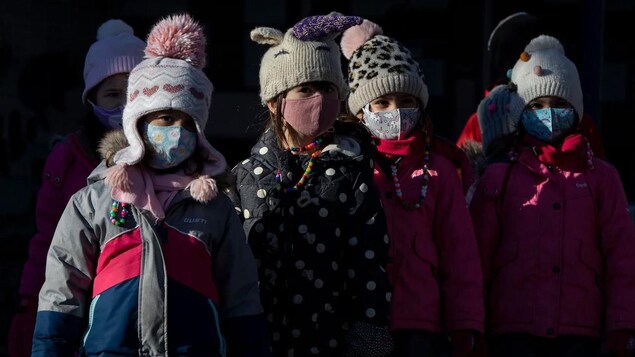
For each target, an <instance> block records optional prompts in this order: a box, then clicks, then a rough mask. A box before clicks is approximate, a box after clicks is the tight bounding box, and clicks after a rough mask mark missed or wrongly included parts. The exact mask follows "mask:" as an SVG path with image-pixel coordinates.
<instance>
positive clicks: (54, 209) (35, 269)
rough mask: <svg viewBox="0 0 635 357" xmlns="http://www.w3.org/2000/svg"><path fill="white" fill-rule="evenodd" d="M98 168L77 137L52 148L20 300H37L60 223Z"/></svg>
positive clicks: (40, 192) (71, 137) (75, 135)
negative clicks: (78, 191) (66, 209)
mask: <svg viewBox="0 0 635 357" xmlns="http://www.w3.org/2000/svg"><path fill="white" fill-rule="evenodd" d="M95 166H96V163H94V162H91V161H90V159H88V158H87V155H86V154H85V153H84V152H83V151H82V149H81V145H80V144H79V141H78V137H77V134H71V135H69V136H68V137H67V138H66V140H64V141H63V142H61V143H59V144H57V145H56V146H55V147H53V150H52V151H51V153H50V154H49V156H48V157H47V159H46V163H45V164H44V170H43V172H42V184H41V186H40V189H39V191H38V195H37V203H36V207H35V224H36V228H37V232H36V233H35V235H34V236H33V237H32V238H31V240H30V242H29V256H28V259H27V261H26V263H25V264H24V269H23V271H22V278H21V282H20V291H19V293H20V295H21V296H32V297H37V295H38V293H39V291H40V288H41V287H42V284H43V283H44V271H45V267H46V255H47V252H48V249H49V246H50V245H51V240H52V239H53V233H55V227H56V226H57V222H58V221H59V219H60V217H61V216H62V212H63V211H64V207H66V203H67V202H68V200H69V199H70V197H71V195H72V194H73V193H75V192H76V191H77V190H79V189H80V188H82V187H84V186H86V178H87V177H88V175H89V174H90V172H91V170H92V169H93V168H94V167H95Z"/></svg>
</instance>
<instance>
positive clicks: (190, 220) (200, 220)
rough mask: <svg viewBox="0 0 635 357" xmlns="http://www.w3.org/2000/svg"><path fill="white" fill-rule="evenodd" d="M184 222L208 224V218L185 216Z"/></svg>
mask: <svg viewBox="0 0 635 357" xmlns="http://www.w3.org/2000/svg"><path fill="white" fill-rule="evenodd" d="M183 222H185V223H204V224H207V220H206V219H205V218H188V217H186V218H184V219H183Z"/></svg>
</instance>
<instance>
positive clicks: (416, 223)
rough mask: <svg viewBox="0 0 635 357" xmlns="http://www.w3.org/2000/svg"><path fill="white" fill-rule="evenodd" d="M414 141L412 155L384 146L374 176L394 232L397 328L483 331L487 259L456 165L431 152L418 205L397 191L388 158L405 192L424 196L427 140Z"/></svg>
mask: <svg viewBox="0 0 635 357" xmlns="http://www.w3.org/2000/svg"><path fill="white" fill-rule="evenodd" d="M413 139H414V138H413ZM419 141H422V140H419ZM404 142H405V141H404ZM409 146H410V150H409V153H408V154H407V155H405V156H399V159H397V157H395V156H392V155H389V154H388V155H387V154H386V153H382V152H381V151H382V149H383V148H382V146H381V145H380V146H379V150H380V152H379V157H378V159H377V160H376V164H375V174H374V178H375V183H376V184H377V187H378V189H379V191H380V193H381V198H382V203H383V207H384V211H385V213H386V218H387V220H388V232H389V236H390V237H391V248H390V256H391V263H390V264H389V265H388V271H389V274H390V277H391V280H392V286H393V292H392V305H391V312H390V318H391V327H392V328H393V329H418V330H425V331H428V332H433V333H440V332H443V331H447V332H451V331H456V330H466V329H471V330H476V331H480V332H482V331H483V327H484V326H483V325H484V319H485V311H484V307H483V285H482V284H483V280H482V274H481V266H480V264H481V263H480V257H479V252H478V246H477V244H476V238H475V236H474V230H473V228H472V222H471V218H470V215H469V211H468V209H467V205H466V202H465V197H464V195H463V191H462V187H461V184H460V182H459V179H458V177H457V175H456V170H455V166H454V165H453V164H452V163H451V162H450V161H448V160H447V159H446V158H445V157H444V156H442V155H439V154H437V153H435V152H431V153H430V154H429V160H428V165H427V167H428V170H429V175H430V178H429V180H428V182H427V184H426V187H427V193H426V196H425V198H424V199H423V201H422V202H421V207H420V208H417V209H406V208H404V207H403V206H402V205H401V204H400V202H399V201H398V200H397V198H396V197H395V196H396V194H395V191H396V189H395V183H394V182H393V178H392V176H391V170H390V164H392V163H393V162H394V161H396V160H398V164H397V165H396V167H397V173H398V180H399V185H400V189H401V192H402V195H403V198H404V199H405V200H406V201H408V202H410V203H417V202H419V199H420V192H421V189H422V178H423V175H424V171H423V165H424V162H425V161H424V157H425V151H424V147H423V144H422V142H421V143H419V142H417V141H416V140H413V141H412V142H410V144H409ZM386 156H388V158H386Z"/></svg>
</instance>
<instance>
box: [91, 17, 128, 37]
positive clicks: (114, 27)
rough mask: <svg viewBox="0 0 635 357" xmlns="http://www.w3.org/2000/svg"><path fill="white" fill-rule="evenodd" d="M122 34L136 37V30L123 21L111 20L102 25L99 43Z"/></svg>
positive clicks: (98, 31)
mask: <svg viewBox="0 0 635 357" xmlns="http://www.w3.org/2000/svg"><path fill="white" fill-rule="evenodd" d="M122 33H127V34H130V35H134V29H133V28H132V27H131V26H130V25H128V24H127V23H125V22H123V21H122V20H119V19H110V20H108V21H106V22H104V23H103V24H101V26H99V28H98V29H97V41H99V40H103V39H106V38H108V37H115V36H117V35H119V34H122Z"/></svg>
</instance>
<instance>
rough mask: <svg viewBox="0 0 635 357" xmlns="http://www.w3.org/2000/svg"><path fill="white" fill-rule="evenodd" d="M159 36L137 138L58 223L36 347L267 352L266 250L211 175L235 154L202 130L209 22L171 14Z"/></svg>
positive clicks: (132, 128)
mask: <svg viewBox="0 0 635 357" xmlns="http://www.w3.org/2000/svg"><path fill="white" fill-rule="evenodd" d="M147 41H148V44H147V47H146V50H145V53H146V60H144V61H143V62H141V63H140V64H139V65H137V66H136V67H135V68H134V69H133V70H132V72H131V73H130V78H129V80H128V90H127V93H128V102H127V105H126V107H125V109H124V112H123V128H124V133H125V139H126V140H127V146H125V147H124V148H122V149H120V150H117V151H116V154H115V155H113V156H108V160H107V161H108V163H107V165H109V166H110V167H109V168H108V169H107V170H105V171H104V170H103V166H104V165H100V167H99V168H98V169H97V170H95V171H94V172H93V174H92V176H91V180H94V181H95V182H94V183H92V184H90V185H89V186H87V187H85V188H83V189H81V190H80V191H79V192H77V193H76V194H74V195H73V196H72V198H71V201H70V202H69V204H68V205H67V206H66V209H65V211H64V214H63V215H62V218H61V220H60V223H59V224H58V226H57V229H56V231H55V235H54V237H53V242H52V244H51V248H50V249H49V253H48V257H47V265H46V280H45V282H44V286H43V287H42V289H41V291H40V297H39V298H40V299H39V306H38V314H37V322H36V326H35V335H34V341H33V355H34V356H51V355H64V356H70V355H72V354H73V352H75V350H76V349H77V348H78V347H80V355H90V356H96V355H106V354H108V355H118V356H137V355H144V356H145V355H147V356H166V355H170V356H192V355H196V356H203V355H204V356H225V353H226V350H229V353H236V355H265V353H267V352H268V351H267V346H266V344H265V343H264V338H263V336H264V315H262V307H261V305H260V303H259V300H258V286H257V271H256V265H255V260H254V258H253V255H252V254H251V252H250V249H249V246H248V245H247V244H246V243H245V235H244V233H243V231H242V229H241V227H240V220H239V219H238V218H237V217H236V215H235V214H234V213H233V209H232V206H231V201H230V200H229V199H228V198H227V197H226V196H225V195H223V194H222V193H219V192H218V188H217V185H216V181H215V180H214V178H213V177H214V176H217V175H221V174H223V173H224V172H225V159H224V157H223V156H222V155H221V154H220V153H218V152H217V151H216V150H215V149H214V148H213V147H212V146H211V145H210V144H209V142H208V141H207V139H206V138H205V136H204V134H203V130H204V128H205V124H206V122H207V118H208V111H209V105H210V100H211V94H212V88H213V87H212V83H211V82H210V81H209V79H207V77H206V76H205V74H204V72H203V71H202V68H203V67H204V66H205V61H206V59H205V37H204V34H203V30H202V28H201V27H200V25H198V23H196V22H195V21H194V20H193V19H192V18H191V17H190V16H189V15H187V14H182V15H173V16H169V17H167V18H165V19H163V20H161V21H160V22H158V23H157V24H155V26H154V27H153V29H152V31H151V32H150V34H149V36H148V40H147ZM112 139H113V138H112V137H108V138H107V139H106V141H105V142H104V146H105V148H104V152H105V153H108V152H113V151H114V150H113V149H112V148H108V147H109V145H113V144H114V145H118V144H117V141H114V142H113V143H111V142H109V141H110V140H112ZM115 139H116V138H115ZM115 150H116V149H115ZM102 177H105V179H103V180H102V179H101V178H102ZM86 324H87V325H88V326H87V327H86ZM82 335H83V337H82ZM80 337H81V339H80Z"/></svg>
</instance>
